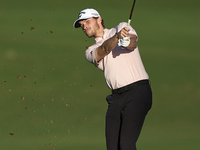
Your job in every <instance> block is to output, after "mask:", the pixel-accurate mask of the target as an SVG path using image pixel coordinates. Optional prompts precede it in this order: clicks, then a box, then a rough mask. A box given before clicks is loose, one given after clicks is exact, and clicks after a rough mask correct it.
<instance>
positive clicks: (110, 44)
mask: <svg viewBox="0 0 200 150" xmlns="http://www.w3.org/2000/svg"><path fill="white" fill-rule="evenodd" d="M129 31H130V29H128V28H127V27H125V28H123V29H122V30H121V31H119V32H118V33H116V34H115V35H114V36H113V37H111V38H110V39H108V40H106V41H105V42H104V43H103V44H102V45H101V46H100V47H98V48H97V49H96V50H95V58H96V61H97V62H99V61H100V60H101V59H103V58H104V57H105V56H106V55H108V54H109V53H110V51H112V50H113V49H114V48H115V46H116V45H117V43H118V40H119V39H121V38H124V37H127V36H129V33H128V32H129ZM130 38H131V44H130V45H129V46H128V47H127V48H129V49H135V48H136V47H137V43H136V45H135V42H134V41H136V40H134V39H136V36H135V37H134V35H131V37H130Z"/></svg>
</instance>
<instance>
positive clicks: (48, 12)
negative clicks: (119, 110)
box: [0, 0, 200, 150]
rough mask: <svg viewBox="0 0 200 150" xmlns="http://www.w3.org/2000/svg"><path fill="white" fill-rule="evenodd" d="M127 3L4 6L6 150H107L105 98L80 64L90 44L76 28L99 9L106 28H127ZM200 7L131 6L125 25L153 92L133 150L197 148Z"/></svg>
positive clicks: (0, 121) (1, 78) (1, 66)
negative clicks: (86, 13) (134, 37)
mask: <svg viewBox="0 0 200 150" xmlns="http://www.w3.org/2000/svg"><path fill="white" fill-rule="evenodd" d="M132 3H133V1H130V0H123V1H120V0H111V1H107V0H99V1H95V0H87V1H82V0H77V1H69V0H68V1H62V0H48V1H47V0H29V1H25V0H19V1H15V0H1V2H0V22H1V24H0V27H1V28H0V38H1V39H0V43H1V44H0V70H1V73H0V92H1V100H0V141H1V146H0V149H2V150H11V149H12V150H27V149H28V150H64V149H65V150H80V149H81V150H94V149H95V150H106V146H105V136H104V130H105V129H104V128H105V127H104V125H105V113H106V110H107V103H106V100H105V97H106V96H107V95H108V94H110V90H109V89H108V87H107V85H106V83H105V81H104V77H103V73H102V72H101V71H100V70H98V69H96V68H95V67H94V66H93V65H92V64H89V63H88V62H87V60H86V59H85V56H84V54H85V50H86V46H89V45H91V44H93V42H94V40H93V39H88V38H87V37H86V36H85V35H84V34H83V33H82V31H81V29H74V28H73V26H72V25H73V23H74V21H75V20H76V19H77V16H78V14H79V12H80V11H81V10H83V9H85V8H95V9H97V10H98V11H99V13H100V14H101V16H102V18H103V19H104V22H105V25H106V27H107V28H112V27H115V26H117V25H118V23H120V22H126V21H127V20H128V17H129V14H130V9H131V6H132ZM199 5H200V1H196V0H190V1H183V0H176V1H174V0H168V1H162V0H152V1H149V0H137V2H136V6H135V9H134V13H133V18H132V22H131V25H132V26H133V28H134V29H135V30H136V31H137V33H138V36H139V41H138V45H139V49H140V53H141V56H142V59H143V63H144V65H145V68H146V70H147V72H148V74H149V76H150V80H151V85H152V89H153V107H152V109H151V111H150V112H149V114H148V116H147V118H146V121H145V124H144V127H143V130H142V133H141V136H140V138H139V141H138V143H137V147H138V149H139V150H144V149H148V150H169V149H170V150H188V149H189V150H199V149H200V145H199V142H200V128H199V127H200V118H199V114H200V110H199V106H200V102H199V98H200V86H199V85H200V80H199V75H200V71H199V66H200V51H199V48H200V46H199V39H200V36H199V35H200V29H199V27H200V20H199V16H200V9H199Z"/></svg>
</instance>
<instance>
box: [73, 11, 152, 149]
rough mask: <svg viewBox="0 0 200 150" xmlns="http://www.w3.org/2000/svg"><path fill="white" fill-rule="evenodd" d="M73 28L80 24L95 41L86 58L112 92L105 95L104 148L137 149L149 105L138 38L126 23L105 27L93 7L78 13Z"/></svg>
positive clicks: (147, 82)
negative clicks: (98, 70) (106, 108)
mask: <svg viewBox="0 0 200 150" xmlns="http://www.w3.org/2000/svg"><path fill="white" fill-rule="evenodd" d="M74 27H75V28H79V27H81V28H82V30H83V32H84V33H85V34H86V35H87V36H88V37H89V38H91V37H94V39H95V44H94V45H92V46H90V47H89V48H88V49H87V50H86V52H85V56H86V59H87V60H88V61H89V62H91V63H93V64H94V65H95V66H96V67H97V68H99V69H100V70H102V71H103V72H104V76H105V80H106V83H107V85H108V87H109V88H110V89H111V91H112V94H111V95H109V96H107V97H106V100H107V102H108V110H107V113H106V145H107V150H136V142H137V139H138V137H139V135H140V132H141V129H142V126H143V123H144V120H145V116H146V114H147V113H148V111H149V110H150V108H151V105H152V91H151V87H150V85H149V77H148V74H147V72H146V71H145V68H144V66H143V63H142V60H141V57H140V54H139V50H138V46H137V41H138V36H137V33H136V32H135V30H134V29H133V28H132V27H130V26H129V27H127V23H123V22H122V23H119V25H118V26H116V27H115V28H111V29H107V28H105V27H104V23H103V20H102V18H101V16H100V15H99V13H98V12H97V11H96V10H94V9H85V10H82V11H81V12H80V13H79V16H78V19H77V20H76V21H75V22H74Z"/></svg>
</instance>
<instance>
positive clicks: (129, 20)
mask: <svg viewBox="0 0 200 150" xmlns="http://www.w3.org/2000/svg"><path fill="white" fill-rule="evenodd" d="M135 2H136V0H134V1H133V6H132V8H131V13H130V16H129V19H128V26H129V25H130V23H131V18H132V14H133V9H134V6H135Z"/></svg>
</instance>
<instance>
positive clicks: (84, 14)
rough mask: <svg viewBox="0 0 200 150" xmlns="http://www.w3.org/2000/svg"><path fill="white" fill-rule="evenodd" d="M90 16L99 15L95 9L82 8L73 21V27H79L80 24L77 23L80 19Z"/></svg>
mask: <svg viewBox="0 0 200 150" xmlns="http://www.w3.org/2000/svg"><path fill="white" fill-rule="evenodd" d="M92 17H100V15H99V13H98V12H97V11H96V10H94V9H91V8H87V9H84V10H82V11H81V12H80V13H79V15H78V19H77V20H76V21H75V22H74V25H73V26H74V28H79V27H80V24H79V21H80V20H84V19H89V18H92Z"/></svg>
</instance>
